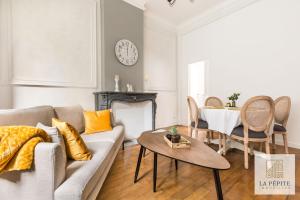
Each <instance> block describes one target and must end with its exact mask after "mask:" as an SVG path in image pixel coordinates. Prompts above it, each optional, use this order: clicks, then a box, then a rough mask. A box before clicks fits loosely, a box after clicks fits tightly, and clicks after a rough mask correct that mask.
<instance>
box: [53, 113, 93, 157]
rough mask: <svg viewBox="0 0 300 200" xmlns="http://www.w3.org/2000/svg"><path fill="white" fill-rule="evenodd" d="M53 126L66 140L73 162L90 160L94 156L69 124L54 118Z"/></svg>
mask: <svg viewBox="0 0 300 200" xmlns="http://www.w3.org/2000/svg"><path fill="white" fill-rule="evenodd" d="M52 126H56V127H57V128H58V130H59V131H60V133H61V134H62V136H63V137H64V140H65V145H66V151H67V156H68V157H69V158H71V159H73V160H90V159H91V158H92V155H91V153H90V151H89V150H88V148H87V146H86V145H85V143H84V141H83V140H82V138H81V137H80V135H79V133H78V132H77V130H76V129H75V128H74V127H73V126H71V125H70V124H68V123H67V122H63V121H60V120H58V119H55V118H52Z"/></svg>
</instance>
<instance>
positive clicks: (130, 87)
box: [126, 83, 133, 92]
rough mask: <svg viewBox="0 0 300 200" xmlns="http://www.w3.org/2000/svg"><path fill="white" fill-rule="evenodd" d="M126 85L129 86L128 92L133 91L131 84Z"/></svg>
mask: <svg viewBox="0 0 300 200" xmlns="http://www.w3.org/2000/svg"><path fill="white" fill-rule="evenodd" d="M126 87H127V92H133V86H132V85H131V84H129V83H127V85H126Z"/></svg>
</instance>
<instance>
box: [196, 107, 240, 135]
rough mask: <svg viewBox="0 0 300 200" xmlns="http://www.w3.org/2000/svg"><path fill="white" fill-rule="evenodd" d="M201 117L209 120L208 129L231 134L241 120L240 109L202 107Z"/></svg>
mask: <svg viewBox="0 0 300 200" xmlns="http://www.w3.org/2000/svg"><path fill="white" fill-rule="evenodd" d="M201 119H203V120H205V121H207V123H208V129H210V130H214V131H218V132H221V133H225V134H226V135H230V134H231V132H232V131H233V129H234V128H235V127H237V126H239V125H240V124H241V123H242V121H241V116H240V110H229V109H226V108H225V109H212V108H201Z"/></svg>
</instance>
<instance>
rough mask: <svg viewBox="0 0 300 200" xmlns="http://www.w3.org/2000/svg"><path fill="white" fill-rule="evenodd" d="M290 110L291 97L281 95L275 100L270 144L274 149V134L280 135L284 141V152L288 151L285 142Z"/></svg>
mask: <svg viewBox="0 0 300 200" xmlns="http://www.w3.org/2000/svg"><path fill="white" fill-rule="evenodd" d="M290 110H291V98H290V97H288V96H282V97H279V98H277V99H276V100H275V113H274V118H275V124H274V128H273V134H272V146H273V149H275V147H276V146H275V135H276V134H278V135H282V137H283V142H284V149H285V153H286V154H288V153H289V148H288V142H287V134H288V132H287V129H286V124H287V121H288V118H289V115H290Z"/></svg>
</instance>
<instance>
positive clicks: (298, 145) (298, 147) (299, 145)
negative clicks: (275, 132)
mask: <svg viewBox="0 0 300 200" xmlns="http://www.w3.org/2000/svg"><path fill="white" fill-rule="evenodd" d="M276 145H281V146H284V143H283V140H279V139H277V140H276ZM288 146H289V147H291V148H295V149H300V144H298V143H294V142H289V141H288Z"/></svg>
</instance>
